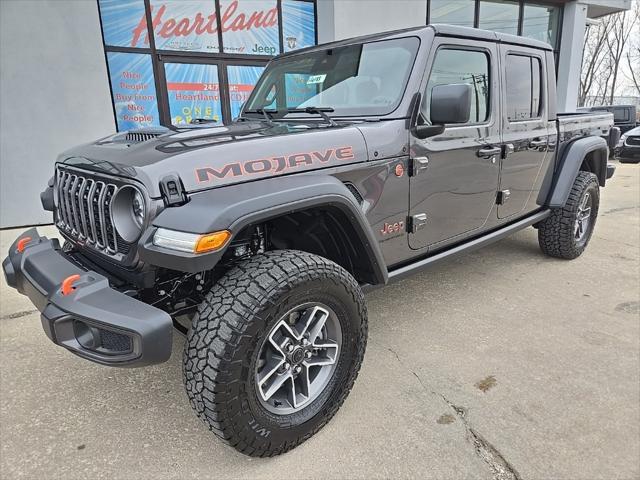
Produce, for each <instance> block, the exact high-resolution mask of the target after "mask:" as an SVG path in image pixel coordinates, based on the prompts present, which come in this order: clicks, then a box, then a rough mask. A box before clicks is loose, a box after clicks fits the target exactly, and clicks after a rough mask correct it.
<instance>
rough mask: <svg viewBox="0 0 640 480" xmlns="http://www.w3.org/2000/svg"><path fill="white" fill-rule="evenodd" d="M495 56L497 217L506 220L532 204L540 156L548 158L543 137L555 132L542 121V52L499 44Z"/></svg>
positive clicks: (541, 161)
mask: <svg viewBox="0 0 640 480" xmlns="http://www.w3.org/2000/svg"><path fill="white" fill-rule="evenodd" d="M500 54H501V58H502V62H501V63H502V65H503V69H502V75H503V83H502V84H503V85H504V88H503V105H504V108H503V113H502V116H503V118H502V122H503V129H502V131H503V137H502V141H503V143H504V144H505V147H506V148H505V153H506V154H505V157H504V159H503V160H502V166H501V175H500V194H499V197H498V200H499V206H498V217H499V218H507V217H511V216H514V217H515V216H518V214H525V213H527V210H530V209H531V208H535V207H536V202H535V200H536V197H537V193H538V191H539V190H540V185H541V182H542V179H541V178H540V174H541V171H542V167H543V165H544V164H545V159H546V160H549V159H550V158H551V154H550V153H548V143H549V136H550V135H555V128H556V127H555V122H553V121H551V122H550V121H549V120H548V117H549V115H548V113H547V103H548V102H547V101H546V95H547V93H546V91H547V88H546V84H547V82H546V78H547V75H546V72H545V57H544V52H542V51H540V50H534V49H529V48H526V47H518V46H515V45H502V46H501V47H500ZM547 156H549V157H548V158H547ZM527 205H529V208H526V207H527Z"/></svg>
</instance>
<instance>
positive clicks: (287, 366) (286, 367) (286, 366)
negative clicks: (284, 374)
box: [282, 362, 291, 370]
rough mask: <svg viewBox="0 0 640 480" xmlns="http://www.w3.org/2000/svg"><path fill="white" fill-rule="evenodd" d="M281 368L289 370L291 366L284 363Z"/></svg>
mask: <svg viewBox="0 0 640 480" xmlns="http://www.w3.org/2000/svg"><path fill="white" fill-rule="evenodd" d="M282 368H284V369H285V370H289V369H290V368H291V364H290V363H288V362H285V364H284V365H282Z"/></svg>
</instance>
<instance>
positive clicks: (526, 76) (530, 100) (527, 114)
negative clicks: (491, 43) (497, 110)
mask: <svg viewBox="0 0 640 480" xmlns="http://www.w3.org/2000/svg"><path fill="white" fill-rule="evenodd" d="M506 69H507V78H506V83H507V105H506V109H507V118H508V119H509V121H510V122H515V121H518V120H529V119H532V118H538V117H540V114H541V108H542V87H541V84H542V82H541V79H542V67H541V66H540V59H539V58H538V57H530V56H526V55H507V63H506Z"/></svg>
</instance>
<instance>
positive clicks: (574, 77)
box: [0, 0, 631, 228]
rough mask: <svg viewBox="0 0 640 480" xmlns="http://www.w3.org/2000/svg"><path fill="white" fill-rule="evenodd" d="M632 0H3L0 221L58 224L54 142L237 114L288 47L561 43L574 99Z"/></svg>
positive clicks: (564, 84)
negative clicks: (476, 38) (403, 37)
mask: <svg viewBox="0 0 640 480" xmlns="http://www.w3.org/2000/svg"><path fill="white" fill-rule="evenodd" d="M630 4H631V0H544V1H528V0H317V1H314V0H97V1H96V0H6V1H2V2H0V49H1V51H0V115H1V116H0V149H1V150H0V228H8V227H14V226H23V225H33V224H43V223H50V222H51V217H50V214H49V213H48V212H44V211H43V210H42V209H41V206H40V201H39V193H40V191H41V190H43V188H44V186H45V185H46V182H47V181H48V179H49V178H50V177H51V175H52V173H53V162H54V161H55V158H56V156H57V154H58V153H60V152H62V151H63V150H65V149H67V148H69V147H71V146H73V145H76V144H79V143H84V142H88V141H90V140H94V139H96V138H99V137H102V136H106V135H108V134H110V133H113V132H115V131H126V130H130V129H135V128H139V127H146V126H160V125H164V126H170V125H183V124H186V123H189V122H192V121H197V120H198V119H206V120H208V121H213V122H217V123H219V124H224V123H227V122H230V121H232V120H233V118H235V117H236V116H237V114H238V112H239V111H240V108H241V106H242V103H243V102H244V101H245V100H246V98H247V97H248V95H249V93H250V92H251V90H252V88H253V86H254V84H255V82H256V81H257V79H258V77H259V76H260V74H261V73H262V71H263V70H264V67H265V65H266V64H267V63H268V61H269V60H270V59H271V58H272V57H273V56H274V55H277V54H279V53H283V52H290V51H294V50H297V49H300V48H304V47H307V46H311V45H315V44H318V43H325V42H329V41H332V40H337V39H343V38H348V37H353V36H358V35H364V34H368V33H374V32H380V31H385V30H394V29H399V28H406V27H413V26H419V25H424V24H427V23H449V24H454V25H464V26H469V27H478V28H483V29H487V30H493V31H498V32H504V33H509V34H514V35H522V36H526V37H531V38H535V39H538V40H542V41H545V42H548V43H550V44H551V45H552V46H553V49H554V52H555V57H556V64H557V79H558V102H559V109H560V110H561V111H572V110H574V109H575V108H576V102H577V96H578V84H579V77H580V66H581V60H582V45H583V39H584V35H585V29H586V26H587V25H588V24H589V23H592V22H594V21H597V19H598V18H601V17H603V16H605V15H609V14H612V13H616V12H619V11H622V10H626V9H629V8H630V6H631V5H630Z"/></svg>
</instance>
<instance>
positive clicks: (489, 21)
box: [479, 0, 520, 35]
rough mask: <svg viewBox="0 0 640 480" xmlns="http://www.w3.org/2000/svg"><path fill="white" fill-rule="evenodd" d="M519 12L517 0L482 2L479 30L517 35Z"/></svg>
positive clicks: (489, 0) (485, 0) (486, 0)
mask: <svg viewBox="0 0 640 480" xmlns="http://www.w3.org/2000/svg"><path fill="white" fill-rule="evenodd" d="M519 12H520V6H519V5H518V2H517V1H515V0H481V2H480V24H479V28H484V29H485V30H492V31H494V32H502V33H510V34H512V35H517V34H518V16H519Z"/></svg>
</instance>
